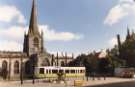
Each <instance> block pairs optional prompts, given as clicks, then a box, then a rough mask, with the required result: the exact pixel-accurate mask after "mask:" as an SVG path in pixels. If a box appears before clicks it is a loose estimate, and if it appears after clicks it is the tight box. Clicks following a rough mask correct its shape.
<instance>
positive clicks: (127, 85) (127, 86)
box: [85, 81, 135, 87]
mask: <svg viewBox="0 0 135 87" xmlns="http://www.w3.org/2000/svg"><path fill="white" fill-rule="evenodd" d="M85 87H135V81H131V82H119V83H109V84H103V85H94V86H85Z"/></svg>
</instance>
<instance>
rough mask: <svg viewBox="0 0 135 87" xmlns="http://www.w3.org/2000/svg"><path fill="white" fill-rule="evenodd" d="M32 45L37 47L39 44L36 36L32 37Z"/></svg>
mask: <svg viewBox="0 0 135 87" xmlns="http://www.w3.org/2000/svg"><path fill="white" fill-rule="evenodd" d="M34 46H35V47H38V46H39V40H38V38H37V37H35V38H34Z"/></svg>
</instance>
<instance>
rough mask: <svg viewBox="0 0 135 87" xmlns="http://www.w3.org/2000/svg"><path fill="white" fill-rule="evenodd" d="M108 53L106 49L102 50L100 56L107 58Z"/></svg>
mask: <svg viewBox="0 0 135 87" xmlns="http://www.w3.org/2000/svg"><path fill="white" fill-rule="evenodd" d="M106 55H107V53H106V50H102V51H101V53H100V54H99V58H105V57H106Z"/></svg>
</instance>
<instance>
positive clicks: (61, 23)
mask: <svg viewBox="0 0 135 87" xmlns="http://www.w3.org/2000/svg"><path fill="white" fill-rule="evenodd" d="M36 2H37V8H38V23H39V26H40V27H41V28H42V29H44V36H45V48H46V49H47V51H49V52H57V51H59V52H62V51H63V52H65V51H66V52H68V53H75V54H78V53H82V52H83V53H84V52H86V53H88V52H91V51H93V50H101V49H106V48H111V47H113V46H114V44H116V38H115V37H116V34H118V33H119V34H121V38H122V40H123V39H124V38H125V36H126V30H127V26H129V28H131V30H132V29H134V27H135V3H134V2H133V0H37V1H36ZM31 4H32V0H0V9H1V10H0V11H1V12H0V13H3V12H4V13H3V14H4V16H6V15H8V17H9V16H12V17H9V18H8V17H5V19H2V18H3V15H2V14H0V28H1V33H2V34H1V33H0V34H1V35H0V36H1V37H0V45H1V46H0V47H1V48H2V50H8V49H9V50H21V48H22V43H23V32H24V29H28V28H27V26H28V25H29V17H30V12H31ZM4 6H5V9H8V8H10V7H12V8H11V9H14V10H11V9H10V10H9V11H8V10H4V11H3V8H4ZM6 6H7V7H8V8H6ZM10 11H11V13H14V14H9V13H8V12H10ZM6 12H7V13H6ZM15 13H16V14H15ZM6 18H7V19H10V20H8V21H7V20H6ZM10 30H11V33H9V32H10ZM7 31H9V32H7ZM18 32H20V33H18ZM15 33H18V34H15ZM50 33H51V36H52V37H50V36H49V35H48V34H50ZM63 34H66V36H65V35H63ZM4 35H5V36H4ZM47 35H48V36H47ZM8 36H9V38H8ZM10 36H12V37H10ZM20 39H21V40H20ZM4 45H8V46H4ZM17 46H19V47H17Z"/></svg>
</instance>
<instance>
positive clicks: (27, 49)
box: [0, 0, 73, 79]
mask: <svg viewBox="0 0 135 87" xmlns="http://www.w3.org/2000/svg"><path fill="white" fill-rule="evenodd" d="M72 60H73V57H66V58H65V57H61V58H58V56H57V57H54V56H53V55H52V54H49V53H48V52H47V51H46V50H45V49H44V38H43V32H41V33H40V32H39V30H38V23H37V10H36V3H35V0H33V4H32V10H31V17H30V23H29V29H28V33H25V34H24V43H23V51H22V52H11V51H10V52H9V51H0V76H1V77H3V78H5V79H7V78H9V79H18V78H19V77H20V73H21V72H22V69H23V74H24V75H25V76H27V75H30V74H31V73H32V70H31V69H32V66H33V65H34V66H56V65H58V64H59V66H61V65H62V64H61V63H63V64H64V65H65V63H66V64H67V63H68V62H70V61H72ZM58 62H59V63H58Z"/></svg>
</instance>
